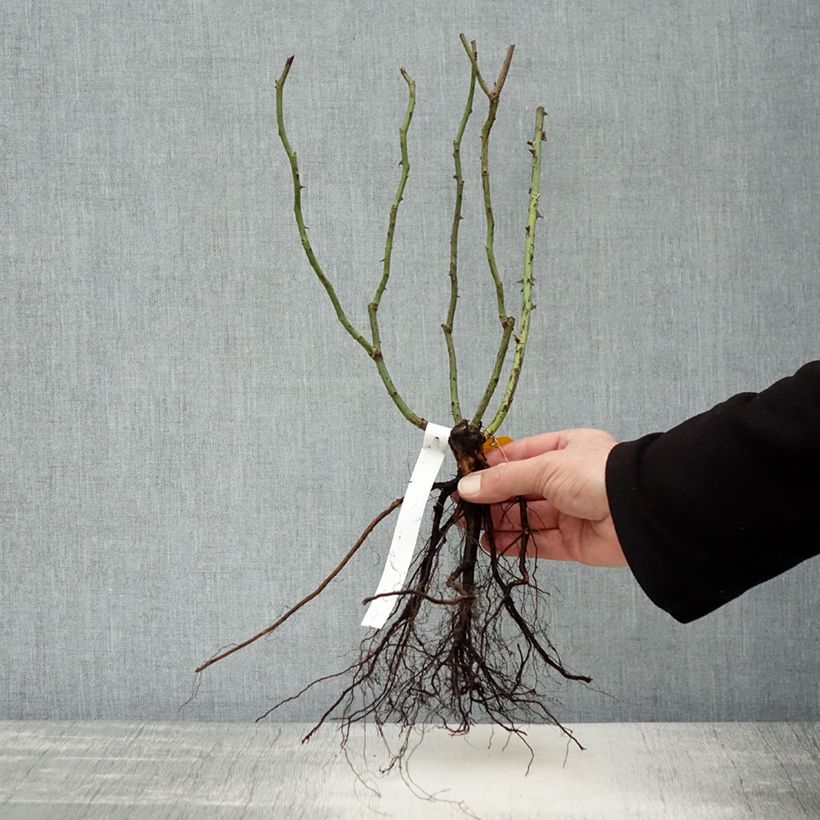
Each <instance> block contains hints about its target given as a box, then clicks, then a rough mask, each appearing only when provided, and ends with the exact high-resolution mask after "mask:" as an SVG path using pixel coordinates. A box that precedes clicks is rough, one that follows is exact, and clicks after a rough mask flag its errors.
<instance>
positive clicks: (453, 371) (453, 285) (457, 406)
mask: <svg viewBox="0 0 820 820" xmlns="http://www.w3.org/2000/svg"><path fill="white" fill-rule="evenodd" d="M471 46H472V49H473V53H475V50H476V45H475V40H473V42H472V43H471ZM476 76H477V64H476V63H475V62H474V63H473V64H472V68H471V70H470V90H469V92H468V93H467V104H466V105H465V106H464V113H463V114H462V116H461V123H460V124H459V126H458V131H457V132H456V136H455V139H454V140H453V164H454V166H455V175H454V177H453V178H454V179H455V181H456V201H455V205H454V206H453V225H452V227H451V228H450V305H449V308H448V310H447V320H446V321H445V323H444V324H443V325H442V326H441V329H442V330H443V331H444V342H445V344H446V345H447V358H448V361H449V365H450V408H451V410H452V414H453V421H454V422H456V423H458V422H460V421H461V418H462V416H461V402H460V401H459V398H458V363H457V361H456V350H455V346H454V345H453V325H454V323H455V316H456V304H457V302H458V230H459V225H460V224H461V220H462V216H461V203H462V200H463V196H464V177H463V175H462V172H461V140H462V137H463V136H464V129H465V128H466V127H467V120H469V119H470V114H472V113H473V96H474V94H475V83H476Z"/></svg>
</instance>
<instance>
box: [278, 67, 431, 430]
mask: <svg viewBox="0 0 820 820" xmlns="http://www.w3.org/2000/svg"><path fill="white" fill-rule="evenodd" d="M293 59H294V56H293V55H291V56H290V57H288V58H287V60H285V67H284V69H282V73H281V74H280V75H279V77H278V78H277V79H276V124H277V128H278V132H279V139H280V140H281V141H282V146H283V147H284V149H285V153H286V154H287V155H288V160H289V161H290V171H291V176H292V177H293V213H294V215H295V217H296V226H297V228H298V229H299V237H300V238H301V240H302V248H303V249H304V251H305V255H306V256H307V258H308V261H309V262H310V266H311V267H312V268H313V271H314V273H315V274H316V277H317V278H318V279H319V281H320V282H321V284H322V287H324V289H325V291H326V293H327V295H328V297H329V299H330V301H331V304H332V305H333V309H334V310H335V311H336V317H337V318H338V319H339V322H340V323H341V325H342V327H343V328H344V329H345V330H346V331H347V332H348V333H349V334H350V335H351V336H352V337H353V338H354V339H355V340H356V341H357V342H358V343H359V344H360V345H361V346H362V347H363V348H364V349H365V351H366V352H367V355H368V356H370V358H371V359H372V360H373V362H374V363H375V365H376V370H377V371H378V373H379V376H380V377H381V380H382V382H383V383H384V386H385V387H386V388H387V393H388V395H389V396H390V398H391V399H392V400H393V403H394V404H395V405H396V407H398V408H399V410H400V412H401V414H402V415H403V416H404V417H405V418H406V419H407V420H408V421H409V422H410V423H411V424H414V425H415V426H416V427H420V428H421V429H422V430H423V429H424V428H425V427H426V426H427V422H426V421H425V419H423V418H422V417H421V416H418V415H416V414H415V413H414V412H413V411H412V410H411V409H410V408H409V407H408V406H407V403H406V402H405V401H404V399H403V398H402V397H401V395H400V394H399V392H398V390H397V389H396V386H395V385H394V384H393V380H392V379H391V377H390V374H389V372H388V370H387V366H386V365H385V363H384V358H383V356H382V352H381V348H380V346H379V345H378V343H376V342H375V341H374V342H373V344H371V343H370V342H368V341H367V339H365V337H364V336H363V335H362V334H361V333H360V332H359V331H358V330H356V328H355V327H354V326H353V324H352V323H351V321H350V320H349V319H348V318H347V315H346V314H345V312H344V309H343V308H342V305H341V302H339V297H338V296H337V295H336V291H335V289H334V288H333V285H332V283H331V281H330V280H329V279H328V278H327V276H326V275H325V272H324V270H323V269H322V266H321V265H320V264H319V261H318V259H317V258H316V254H315V253H314V251H313V246H312V245H311V243H310V240H309V239H308V235H307V227H306V226H305V219H304V216H303V214H302V189H303V188H304V187H305V186H304V185H302V181H301V179H300V176H299V164H298V162H297V160H296V152H295V151H294V150H293V148H292V147H291V144H290V142H289V140H288V137H287V133H286V131H285V120H284V102H283V96H284V88H285V81H286V80H287V78H288V74H289V72H290V67H291V65H293ZM402 75H403V76H404V72H402ZM411 92H412V88H411ZM408 123H409V120H408ZM403 153H406V145H405V146H404V150H403ZM405 179H406V176H405ZM388 271H389V263H388ZM383 281H384V284H385V285H386V279H385V278H384V277H383ZM381 290H384V288H383V287H382V288H381ZM379 296H381V294H380V293H379ZM371 328H372V319H371Z"/></svg>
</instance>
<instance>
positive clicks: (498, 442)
mask: <svg viewBox="0 0 820 820" xmlns="http://www.w3.org/2000/svg"><path fill="white" fill-rule="evenodd" d="M511 441H512V439H511V438H510V437H509V436H491V437H490V438H488V439H487V440H486V441H485V442H484V445H483V447H482V449H483V450H484V452H485V453H489V452H490V450H497V449H498V448H499V447H503V446H504V445H505V444H509V443H510V442H511Z"/></svg>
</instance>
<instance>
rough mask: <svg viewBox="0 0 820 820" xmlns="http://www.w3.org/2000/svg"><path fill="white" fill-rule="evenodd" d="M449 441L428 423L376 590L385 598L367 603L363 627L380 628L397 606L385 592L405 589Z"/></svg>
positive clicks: (443, 430) (443, 431) (436, 426)
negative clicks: (425, 512) (405, 582)
mask: <svg viewBox="0 0 820 820" xmlns="http://www.w3.org/2000/svg"><path fill="white" fill-rule="evenodd" d="M449 440H450V428H449V427H442V426H441V425H439V424H432V423H431V422H427V428H426V429H425V431H424V442H423V444H422V446H421V452H420V453H419V457H418V459H417V460H416V466H415V467H414V468H413V472H412V474H411V475H410V483H409V484H408V485H407V491H406V492H405V494H404V501H403V502H402V505H401V509H400V510H399V518H398V521H396V529H395V530H394V532H393V540H392V541H391V543H390V552H389V553H388V554H387V561H386V562H385V565H384V571H383V572H382V577H381V580H380V581H379V586H378V589H377V590H376V595H384V597H382V598H376V599H375V600H373V601H371V602H370V606H369V607H368V608H367V612H365V615H364V620H363V621H362V626H367V627H371V628H373V629H381V628H382V627H383V626H384V625H385V623H386V622H387V619H388V618H389V617H390V613H391V612H392V611H393V609H394V608H395V606H396V600H397V598H398V596H397V595H389V594H385V593H391V592H398V591H399V590H400V589H401V588H402V587H403V586H404V580H405V578H406V577H407V571H408V570H409V569H410V564H411V562H412V561H413V553H414V552H415V551H416V541H417V540H418V535H419V528H420V527H421V520H422V518H424V510H425V508H426V506H427V499H428V498H429V497H430V490H432V489H433V483H434V482H435V480H436V476H437V475H438V471H439V470H440V469H441V465H442V462H443V461H444V456H445V454H446V453H447V449H448V448H447V442H448V441H449Z"/></svg>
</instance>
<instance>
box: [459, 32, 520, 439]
mask: <svg viewBox="0 0 820 820" xmlns="http://www.w3.org/2000/svg"><path fill="white" fill-rule="evenodd" d="M461 43H462V45H463V46H464V50H465V51H466V52H467V56H468V57H469V59H470V62H471V63H472V66H473V71H474V72H476V73H477V77H478V80H479V84H480V86H481V88H482V90H483V91H484V93H485V94H486V95H487V99H488V100H489V107H488V109H487V119H486V120H485V121H484V126H483V127H482V129H481V187H482V192H483V196H484V216H485V222H486V225H487V229H486V238H485V243H484V248H485V251H486V254H487V264H488V266H489V268H490V275H491V276H492V278H493V283H494V285H495V295H496V308H497V311H498V321H499V322H500V324H501V341H500V342H499V347H498V353H497V354H496V360H495V363H494V365H493V370H492V373H491V375H490V380H489V382H488V383H487V387H486V389H485V390H484V394H483V395H482V397H481V400H480V401H479V403H478V407H477V408H476V411H475V414H474V415H473V419H472V424H473V426H474V427H478V426H480V424H481V419H482V416H483V415H484V412H485V411H486V409H487V405H488V404H489V403H490V399H491V398H492V396H493V393H494V392H495V388H496V386H497V385H498V380H499V377H500V373H501V367H502V366H503V364H504V360H505V358H506V356H507V349H508V348H509V344H510V338H511V336H512V332H513V326H514V323H515V319H514V318H513V317H512V316H508V315H507V308H506V306H505V304H504V284H503V282H502V281H501V276H500V274H499V272H498V264H497V262H496V259H495V217H494V215H493V205H492V193H491V189H490V132H491V131H492V128H493V125H494V123H495V118H496V114H497V113H498V105H499V103H500V101H501V90H502V89H503V88H504V83H505V81H506V79H507V73H508V72H509V69H510V62H511V61H512V57H513V52H514V50H515V46H514V45H510V46H508V47H507V51H506V53H505V55H504V63H503V65H502V66H501V71H500V72H499V74H498V79H497V80H496V82H495V85H494V86H493V87H492V89H490V88H488V87H487V84H486V83H485V82H484V80H483V78H482V77H481V74H480V72H479V70H478V52H477V50H476V48H475V45H474V44H472V45H468V44H467V39H466V38H465V37H464V35H463V34H462V35H461Z"/></svg>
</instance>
